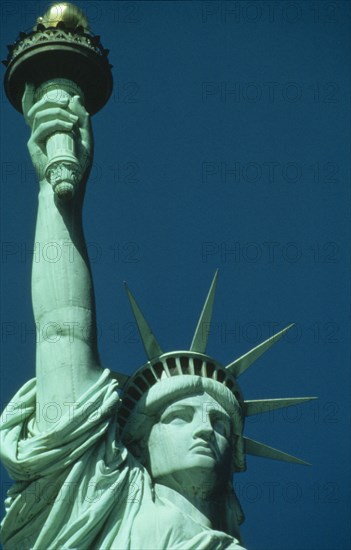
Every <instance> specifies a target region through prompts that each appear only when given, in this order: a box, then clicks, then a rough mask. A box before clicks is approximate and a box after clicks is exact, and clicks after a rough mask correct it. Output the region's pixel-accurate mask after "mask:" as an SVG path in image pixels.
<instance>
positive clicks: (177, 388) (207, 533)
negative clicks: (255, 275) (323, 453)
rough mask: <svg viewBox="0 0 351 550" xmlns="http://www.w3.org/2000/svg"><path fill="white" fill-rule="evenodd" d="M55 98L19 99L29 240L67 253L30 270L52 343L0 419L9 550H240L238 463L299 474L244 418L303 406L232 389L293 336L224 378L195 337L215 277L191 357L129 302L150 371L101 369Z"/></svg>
mask: <svg viewBox="0 0 351 550" xmlns="http://www.w3.org/2000/svg"><path fill="white" fill-rule="evenodd" d="M75 13H76V14H78V15H77V17H78V18H80V21H82V18H83V15H82V14H81V13H80V12H79V10H76V12H75ZM44 19H45V18H44ZM61 20H62V19H61ZM83 21H84V19H83ZM41 24H42V25H43V23H41ZM66 25H67V27H68V28H70V25H71V26H72V25H73V23H72V20H71V19H66ZM51 26H52V27H54V26H55V25H52V22H51ZM44 27H45V21H44ZM85 31H86V29H85ZM85 34H87V31H86V32H85ZM71 84H72V83H71ZM52 86H53V87H54V89H59V90H60V94H52V93H50V90H49V88H48V87H46V88H40V86H39V87H38V86H37V85H36V84H35V83H32V82H30V80H29V81H28V77H27V83H26V86H25V89H24V93H23V94H22V96H21V97H22V107H21V108H22V111H23V114H24V116H25V119H26V121H27V123H28V124H29V126H30V128H31V136H30V139H29V142H28V149H29V153H30V156H31V159H32V162H33V164H34V166H35V168H36V172H37V174H38V180H39V200H38V214H37V225H36V234H35V241H36V242H37V243H40V245H42V246H45V245H46V244H47V243H50V242H55V243H59V244H60V245H61V248H62V251H63V253H62V257H61V258H60V260H59V261H58V262H56V263H50V262H45V261H44V262H39V263H37V262H33V269H32V301H33V311H34V319H35V322H36V324H37V325H38V326H43V325H47V326H50V327H52V333H51V336H52V338H50V341H48V340H41V341H38V343H37V350H36V378H33V379H32V380H30V381H29V382H27V383H26V384H25V385H24V386H23V387H22V388H21V389H20V390H19V392H18V393H17V394H16V395H15V396H14V398H13V400H12V401H11V402H10V403H9V405H8V406H7V407H6V410H5V411H4V413H3V415H2V425H1V451H2V460H3V463H4V465H5V467H6V468H7V470H8V472H9V474H10V476H11V477H12V478H13V479H14V484H13V486H12V488H11V489H10V491H9V492H8V497H7V500H6V516H5V518H4V520H3V523H2V542H3V546H4V549H5V550H7V549H9V550H10V549H11V550H13V549H17V548H18V549H21V550H23V549H27V548H31V549H38V550H39V549H40V550H41V549H44V548H45V549H58V548H64V549H69V548H76V549H87V548H96V549H106V550H108V549H111V550H112V549H113V550H115V549H116V550H117V549H123V550H127V549H130V550H132V549H135V550H141V549H145V550H147V549H150V550H156V549H159V550H160V549H172V550H175V549H188V550H190V549H194V550H205V549H206V550H222V549H223V550H224V549H233V550H234V549H238V550H239V549H240V548H243V546H242V544H243V543H242V541H241V536H240V529H239V528H240V524H241V523H242V521H243V518H244V516H243V512H242V509H241V506H240V503H239V501H238V499H237V497H236V495H235V492H234V489H233V485H232V481H233V474H234V475H236V474H237V473H239V472H243V471H244V470H245V455H246V453H250V454H254V455H257V456H264V457H268V458H273V459H279V460H285V461H291V462H296V463H303V461H301V460H299V459H297V458H294V457H292V456H291V455H288V454H286V453H283V452H281V451H278V450H276V449H273V448H271V447H268V446H266V445H263V444H261V443H258V442H256V441H253V440H250V439H248V438H246V437H245V436H244V435H243V428H244V420H245V417H246V416H249V415H252V414H258V413H262V412H265V411H269V410H272V409H276V408H280V407H285V406H288V405H291V404H293V403H300V402H303V401H305V400H307V399H308V398H289V399H267V400H257V401H244V399H243V396H242V392H241V390H240V387H239V385H238V382H237V378H238V377H239V376H240V374H241V373H242V372H244V371H245V370H246V369H247V368H248V367H250V365H251V364H252V363H253V362H254V361H255V360H256V359H258V358H259V357H260V355H262V354H263V353H264V352H265V351H266V350H268V348H269V347H270V346H271V345H272V344H273V343H275V342H276V341H277V340H278V339H279V338H280V337H281V336H282V335H283V334H284V333H285V331H286V330H288V328H290V327H287V329H284V330H282V331H281V332H279V333H278V334H276V335H275V336H273V337H272V338H270V339H269V340H267V341H265V342H263V343H262V344H261V345H259V346H257V347H256V348H254V349H253V350H251V351H249V352H248V353H246V354H245V355H244V356H242V357H240V358H239V359H236V360H235V361H233V362H232V363H231V364H230V365H228V366H227V367H224V366H222V365H221V364H220V363H219V362H218V361H216V360H215V359H213V358H211V357H209V356H208V355H206V343H207V342H206V341H207V337H205V336H204V334H205V331H204V327H205V326H206V324H208V323H209V322H210V319H211V314H212V305H213V300H214V293H215V287H216V281H217V275H215V278H214V280H213V282H212V285H211V288H210V291H209V293H208V296H207V299H206V301H205V305H204V307H203V310H202V313H201V315H200V319H199V323H198V325H197V327H196V330H195V334H194V337H193V340H192V343H191V346H190V350H186V351H173V352H168V353H164V352H163V351H162V350H161V347H160V345H159V343H158V341H157V339H156V337H155V335H154V333H153V332H152V330H151V328H150V327H149V325H148V323H147V321H146V319H145V317H144V316H143V314H142V312H141V310H140V308H139V306H138V305H137V303H136V301H135V299H134V297H133V296H132V294H131V292H130V291H129V290H127V292H128V296H129V300H130V302H131V306H132V310H133V314H134V316H135V320H136V323H137V325H138V328H139V332H140V335H141V339H142V342H143V344H144V347H145V351H146V354H147V359H148V360H147V362H146V364H145V365H143V366H142V367H141V368H139V369H138V370H137V371H136V373H135V374H134V375H133V376H131V377H127V376H125V375H122V374H120V373H113V372H110V371H109V370H108V369H104V368H103V366H102V365H101V362H100V359H99V353H98V348H97V338H96V316H95V305H94V291H93V283H92V278H91V271H90V267H89V260H88V255H87V250H86V246H85V241H84V233H83V227H82V208H83V203H84V195H85V189H86V185H87V182H88V179H89V170H90V166H91V163H92V159H93V138H92V130H91V124H90V115H89V113H88V111H87V109H86V107H85V105H86V103H85V101H86V98H84V93H83V92H82V90H81V89H80V88H79V87H78V86H77V87H76V88H74V90H73V93H68V92H67V89H68V83H67V81H64V80H61V81H60V82H59V81H57V80H55V81H53V83H52ZM55 86H56V88H55ZM52 89H53V88H52V87H51V91H52ZM70 92H72V89H70ZM55 136H56V137H55ZM53 138H54V139H56V145H57V143H58V141H57V140H59V141H60V140H61V142H62V140H65V139H66V141H67V140H71V143H74V151H75V156H76V158H77V161H78V166H79V170H80V171H78V173H74V170H73V169H72V162H73V161H72V158H68V156H67V158H66V157H65V158H64V159H63V161H62V163H61V165H60V167H59V169H58V168H57V166H56V165H55V166H53V164H51V165H50V170H49V171H48V170H47V167H48V164H50V158H49V157H50V154H49V141H50V139H53ZM60 162H61V161H60ZM48 172H49V177H47V173H48ZM63 173H64V174H65V175H64V176H62V174H63ZM72 174H73V175H72ZM57 330H59V331H60V338H57V339H56V341H55V342H53V341H54V340H55V334H56V332H55V331H57ZM73 334H74V337H72V335H73ZM53 407H54V408H55V410H56V411H57V410H59V411H60V412H61V414H60V415H59V417H58V419H57V421H56V422H55V423H53V422H52V420H51V417H50V411H51V410H52V408H53Z"/></svg>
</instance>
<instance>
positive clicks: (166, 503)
mask: <svg viewBox="0 0 351 550" xmlns="http://www.w3.org/2000/svg"><path fill="white" fill-rule="evenodd" d="M116 385H117V383H116V382H115V381H114V380H112V379H111V377H110V373H109V371H108V370H107V369H106V370H104V371H103V373H102V374H101V376H100V378H99V380H98V381H97V382H96V384H94V385H93V386H92V387H91V388H90V389H89V390H88V391H87V392H86V393H85V394H84V395H82V396H81V397H80V399H79V400H78V401H77V403H67V404H65V405H64V406H65V410H61V408H60V407H59V406H58V405H57V404H55V403H51V404H50V403H48V404H46V405H45V407H44V408H43V410H40V408H39V411H38V413H39V414H44V413H45V414H46V416H47V417H50V418H52V419H53V428H52V429H51V430H49V431H47V432H39V431H38V430H37V428H36V424H35V410H36V381H35V379H33V380H30V381H29V382H27V383H26V384H25V385H24V386H23V387H22V388H21V389H20V391H19V392H18V393H17V394H16V395H15V396H14V398H13V400H12V401H11V402H10V403H9V404H8V406H7V407H6V409H5V411H4V413H3V415H2V418H1V441H0V442H1V452H2V460H3V462H4V465H5V467H6V468H7V470H8V472H9V474H10V476H11V477H12V478H13V479H14V480H15V483H14V485H13V486H12V487H11V488H10V490H9V491H8V497H7V499H6V501H5V505H6V516H5V518H4V520H3V522H2V542H3V547H4V550H17V549H18V550H26V549H35V550H53V549H60V550H71V549H78V550H86V549H98V550H111V549H112V550H133V549H135V550H141V549H142V550H148V549H149V550H156V549H160V550H161V549H162V550H163V549H167V548H168V549H172V550H176V549H184V550H185V549H187V550H190V549H193V550H224V549H233V550H234V549H235V550H239V549H242V547H241V546H240V545H239V543H238V541H237V540H236V539H235V538H233V537H231V536H230V535H227V534H225V533H223V532H221V531H215V530H212V529H210V528H209V527H207V526H206V525H204V522H203V516H202V514H201V513H200V512H199V511H198V510H197V509H196V508H195V507H194V506H193V505H192V504H191V503H190V502H188V501H187V500H186V499H185V498H183V497H180V498H181V499H183V501H184V502H183V504H184V506H182V507H181V509H180V508H179V507H178V506H176V505H175V504H174V503H173V502H172V498H171V497H172V490H170V489H167V488H162V487H161V486H157V485H156V486H155V487H154V486H153V484H152V480H151V478H150V476H149V474H148V472H147V471H146V469H145V468H144V467H143V466H142V465H141V464H140V463H139V462H138V461H137V460H136V459H135V458H134V457H133V456H132V455H131V454H130V453H129V452H128V451H127V449H126V448H125V447H124V446H123V445H122V444H121V443H120V442H119V441H118V437H116V433H117V421H116V410H117V406H118V403H119V400H120V399H119V396H118V393H117V391H116ZM117 435H118V434H117ZM176 502H177V503H178V504H179V495H177V499H176Z"/></svg>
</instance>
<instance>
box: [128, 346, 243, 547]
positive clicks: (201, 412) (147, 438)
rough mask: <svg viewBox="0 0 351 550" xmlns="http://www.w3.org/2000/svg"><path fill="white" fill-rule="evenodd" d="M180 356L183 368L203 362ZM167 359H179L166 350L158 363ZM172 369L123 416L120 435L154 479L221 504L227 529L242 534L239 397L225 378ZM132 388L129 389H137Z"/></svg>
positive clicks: (184, 492) (241, 453)
mask: <svg viewBox="0 0 351 550" xmlns="http://www.w3.org/2000/svg"><path fill="white" fill-rule="evenodd" d="M181 359H182V364H183V368H184V370H185V367H184V365H185V364H186V363H187V364H188V368H187V369H186V370H187V371H189V370H190V365H192V367H194V361H196V364H197V365H199V359H198V358H194V357H191V356H188V357H187V356H185V355H182V356H181ZM178 360H179V363H180V357H178ZM163 361H164V362H165V364H167V361H168V364H169V365H170V364H172V362H173V361H174V362H175V361H176V359H175V357H174V355H173V354H172V356H171V357H169V356H168V354H165V357H164V358H159V361H158V363H159V364H160V363H161V364H162V362H163ZM204 364H206V360H204ZM156 365H157V363H156ZM148 366H149V367H150V365H146V366H145V368H144V369H145V370H144V374H145V372H148ZM168 368H169V369H170V374H171V373H173V375H172V374H171V376H170V377H167V375H165V374H164V375H163V376H162V375H161V379H160V380H159V382H158V383H155V384H154V385H153V386H152V387H150V388H149V389H148V390H147V391H146V392H145V393H144V394H143V395H142V396H141V397H140V399H139V400H138V402H137V404H136V405H135V407H134V408H133V409H132V410H131V411H130V414H129V415H128V417H127V420H126V422H125V424H124V423H123V420H122V421H121V420H120V423H121V424H124V425H123V427H122V428H121V439H122V441H123V443H124V444H125V445H126V447H127V448H128V449H129V451H130V452H131V453H132V454H133V455H134V457H135V458H136V459H137V460H138V461H140V463H141V464H142V465H143V466H145V468H146V469H147V470H148V472H149V474H150V476H151V479H152V480H153V482H154V483H157V484H160V485H163V486H166V487H168V488H170V489H173V490H176V491H177V492H179V493H180V494H181V495H183V496H184V497H187V496H188V495H189V494H191V495H192V496H200V498H203V499H207V500H214V501H215V502H216V504H217V505H218V506H222V510H223V530H224V531H226V532H227V533H230V534H232V535H233V536H235V537H237V538H239V537H240V533H239V525H240V524H241V523H242V521H243V512H242V509H241V507H240V504H239V502H238V500H237V498H236V495H235V493H234V490H233V487H232V473H233V471H242V470H244V469H245V453H244V441H243V438H242V436H241V434H242V430H243V415H242V408H241V405H240V402H239V399H238V398H237V397H235V395H234V394H233V393H232V392H231V391H230V390H229V389H228V388H227V387H226V386H224V385H223V384H222V383H221V382H218V381H216V380H214V379H210V378H206V377H201V376H198V375H195V374H186V375H185V374H184V375H181V376H179V375H177V373H175V372H174V370H173V369H172V368H170V367H168ZM191 370H193V369H191ZM209 370H210V367H209ZM163 372H165V371H163ZM218 372H219V370H218V371H217V373H218ZM139 377H140V372H139V376H138V377H136V378H135V379H134V380H136V381H137V384H138V383H139V384H140V378H139ZM131 389H132V388H131V387H129V390H128V389H127V391H126V394H128V395H131V393H132V394H133V391H132V392H130V390H131ZM133 389H135V387H134V388H133ZM134 396H135V393H134ZM127 399H128V398H126V399H124V400H123V402H122V403H123V405H122V406H126V401H127ZM122 418H123V417H122Z"/></svg>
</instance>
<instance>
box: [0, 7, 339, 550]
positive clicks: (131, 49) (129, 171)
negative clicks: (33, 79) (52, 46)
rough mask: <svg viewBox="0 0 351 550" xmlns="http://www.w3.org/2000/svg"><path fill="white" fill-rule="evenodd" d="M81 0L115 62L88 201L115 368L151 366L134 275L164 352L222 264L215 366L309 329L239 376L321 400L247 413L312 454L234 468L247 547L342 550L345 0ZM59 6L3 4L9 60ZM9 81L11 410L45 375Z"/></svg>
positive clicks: (6, 376) (19, 126)
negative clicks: (12, 47) (135, 312)
mask: <svg viewBox="0 0 351 550" xmlns="http://www.w3.org/2000/svg"><path fill="white" fill-rule="evenodd" d="M76 4H77V5H78V6H80V7H81V8H83V9H85V10H86V12H87V15H88V17H89V18H90V22H91V27H92V29H93V31H94V32H95V33H96V34H100V35H101V37H102V42H103V45H104V46H105V47H106V48H109V49H110V62H111V63H112V64H113V66H114V69H113V75H114V92H113V95H112V97H111V99H110V101H109V103H108V104H107V105H106V106H105V108H104V109H103V110H102V111H101V112H100V113H98V114H97V115H95V116H94V118H93V128H94V136H95V158H94V166H93V170H92V174H91V178H90V182H89V186H88V191H87V196H86V203H85V211H84V221H85V231H86V239H87V242H88V248H89V253H90V256H91V262H92V270H93V276H94V282H95V291H96V299H97V313H98V324H99V346H100V353H101V358H102V361H103V364H104V365H105V366H107V367H109V368H111V369H115V370H121V371H123V372H126V373H129V374H130V373H132V372H133V371H134V370H135V369H136V368H138V367H139V366H141V365H142V364H143V363H144V362H145V356H144V352H143V348H142V345H141V343H140V341H139V339H138V336H137V334H136V330H135V326H134V324H133V317H132V314H131V311H130V309H129V304H128V301H127V298H126V295H125V292H124V289H123V284H122V283H123V281H124V280H127V281H128V283H129V286H130V287H131V289H132V291H133V292H134V294H135V296H136V298H137V300H138V302H139V304H140V306H141V308H142V309H143V311H144V312H145V314H146V317H147V318H148V320H149V322H150V324H151V325H152V327H153V330H154V332H155V333H156V335H157V337H158V340H159V342H160V344H161V346H162V347H163V349H164V350H165V351H171V350H175V349H184V348H185V349H186V348H188V347H189V345H190V342H191V339H192V335H193V332H194V330H195V327H196V323H197V320H198V316H199V314H200V311H201V308H202V305H203V302H204V299H205V296H206V293H207V291H208V288H209V285H210V282H211V279H212V277H213V274H214V272H215V269H216V268H219V270H220V276H219V282H218V287H217V297H216V301H215V306H214V312H213V321H212V325H211V334H210V337H209V344H208V353H209V354H210V355H212V356H213V357H215V358H216V359H217V360H218V361H220V362H222V363H223V364H227V363H229V362H231V361H232V360H233V359H234V358H236V357H238V356H240V355H241V354H243V353H245V352H246V351H247V350H248V349H250V348H251V347H254V346H255V345H257V344H258V343H259V342H260V341H262V340H264V339H266V338H267V337H269V336H271V335H272V332H273V331H275V330H276V331H277V330H279V329H281V328H284V327H285V326H286V325H288V324H289V323H291V322H295V323H296V326H295V328H294V329H292V331H291V332H290V334H289V335H287V336H286V337H284V338H283V339H282V340H281V342H279V343H278V344H276V346H275V347H274V349H271V350H270V351H269V352H268V353H267V354H266V355H265V356H264V357H263V358H261V359H260V360H259V361H258V362H257V363H256V364H255V365H253V366H252V367H251V368H250V369H249V370H248V371H247V372H246V373H245V374H243V375H242V377H241V378H240V381H239V382H240V385H241V388H242V390H243V393H244V397H245V398H246V399H257V398H264V397H292V396H305V395H306V396H309V395H315V396H318V397H319V400H318V401H315V402H313V403H311V404H305V405H303V406H301V407H299V408H294V409H289V410H288V411H287V412H276V413H275V414H274V415H267V416H261V417H258V418H252V419H251V420H250V421H248V422H247V424H246V434H247V435H248V436H250V437H252V438H254V439H258V440H260V441H264V442H266V443H268V444H270V445H272V446H274V447H277V448H280V449H282V450H285V451H286V452H289V453H291V454H295V455H297V456H299V457H301V458H303V459H305V460H307V461H309V462H311V463H312V464H313V466H312V467H311V468H308V467H304V466H296V465H293V464H284V463H278V462H273V461H268V460H263V459H258V458H255V457H249V458H248V469H247V472H246V473H244V474H240V475H237V477H236V480H235V482H236V486H237V491H238V496H239V498H240V500H241V503H242V506H243V508H244V511H245V513H246V517H247V519H246V522H245V524H244V526H243V529H242V532H243V537H244V542H245V544H246V545H247V547H248V548H250V549H252V550H267V549H270V550H281V549H282V548H284V550H330V549H331V548H333V550H337V549H338V550H346V549H347V548H349V547H350V533H349V513H350V504H349V490H348V486H349V482H350V477H349V474H350V472H349V463H350V449H349V442H350V437H349V433H350V418H349V414H350V367H349V349H348V336H349V325H348V323H349V316H348V313H349V303H350V302H349V298H350V296H349V263H348V258H349V254H348V246H349V238H348V236H349V204H350V202H349V198H350V197H349V156H348V155H349V148H350V135H349V117H350V109H349V107H350V104H349V97H350V90H349V73H350V58H349V55H350V52H349V43H348V38H349V37H348V34H349V16H350V6H349V3H347V2H342V1H338V2H335V3H330V2H323V1H319V2H307V1H303V2H295V1H294V2H285V1H282V2H276V1H267V2H266V1H262V2H252V1H250V2H245V1H240V2H239V1H233V2H230V1H229V2H218V3H217V2H128V1H127V2H103V1H101V2H100V1H91V2H76ZM46 7H47V4H46V3H45V2H12V3H10V2H2V3H1V9H2V16H1V22H2V32H1V34H2V56H3V58H4V57H5V56H6V48H5V46H6V44H9V43H11V42H13V41H14V40H15V38H16V37H17V35H18V33H19V31H20V30H27V29H29V28H30V27H31V26H32V25H33V22H34V20H35V18H36V17H37V16H38V15H41V14H42V13H43V12H44V11H45V9H46ZM1 93H2V96H1V117H2V127H1V168H2V182H1V246H2V257H1V260H2V265H1V328H2V345H1V354H2V357H1V364H2V374H1V376H2V386H1V392H2V393H1V402H2V404H3V405H4V404H6V402H7V401H8V400H9V398H10V397H11V395H13V393H14V392H15V391H16V389H17V388H18V387H19V386H20V385H21V384H23V383H24V382H25V381H26V380H27V379H28V378H30V377H32V376H33V375H34V366H35V357H34V354H35V341H34V336H33V333H32V332H31V331H32V330H33V320H32V313H31V304H30V270H31V250H32V248H33V237H34V224H35V216H36V201H37V198H36V196H37V184H36V181H35V177H34V174H33V172H32V168H31V164H30V161H29V157H28V154H27V150H26V141H27V139H28V136H29V134H28V132H29V130H28V127H27V126H26V125H25V122H24V120H23V118H22V116H21V115H19V114H18V113H17V112H16V111H15V110H14V109H13V108H12V107H11V106H10V104H9V103H8V101H7V100H6V98H5V95H4V92H3V91H2V92H1ZM41 253H42V251H39V255H40V254H41ZM7 484H8V478H7V476H6V474H3V479H2V489H3V490H4V488H5V487H6V486H7Z"/></svg>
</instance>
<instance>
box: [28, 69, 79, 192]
mask: <svg viewBox="0 0 351 550" xmlns="http://www.w3.org/2000/svg"><path fill="white" fill-rule="evenodd" d="M74 95H79V96H80V97H81V99H82V100H84V96H83V93H82V90H81V89H80V88H79V87H78V86H77V84H76V83H75V82H73V81H71V80H64V79H55V80H50V81H48V82H45V83H44V84H41V85H40V86H39V88H38V89H37V90H36V96H37V97H38V99H41V98H42V97H44V96H47V97H48V98H51V99H52V100H53V101H54V100H57V99H62V98H65V99H68V100H70V99H72V97H73V96H74ZM46 154H47V159H48V162H47V164H46V166H45V170H44V175H45V178H46V179H47V181H48V182H49V183H50V184H51V185H52V187H53V190H54V192H55V193H56V195H57V196H58V197H60V199H62V200H69V199H71V198H72V197H73V195H74V193H75V190H76V188H77V185H78V184H79V182H80V180H81V179H82V175H83V170H82V167H81V165H80V163H79V160H78V158H77V155H76V138H75V135H74V132H55V133H54V134H52V135H51V136H49V137H48V139H47V141H46Z"/></svg>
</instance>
